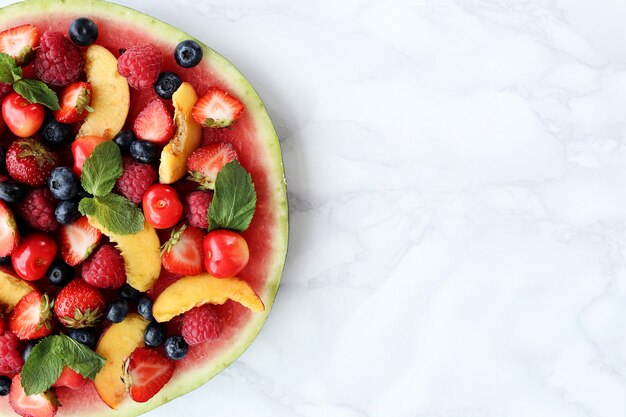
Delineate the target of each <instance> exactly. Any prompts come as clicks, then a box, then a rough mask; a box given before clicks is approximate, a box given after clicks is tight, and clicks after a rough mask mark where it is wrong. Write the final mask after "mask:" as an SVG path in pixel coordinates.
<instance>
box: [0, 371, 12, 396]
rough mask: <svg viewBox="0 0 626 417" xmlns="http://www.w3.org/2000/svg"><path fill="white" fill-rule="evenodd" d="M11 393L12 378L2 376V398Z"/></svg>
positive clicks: (0, 385) (0, 380)
mask: <svg viewBox="0 0 626 417" xmlns="http://www.w3.org/2000/svg"><path fill="white" fill-rule="evenodd" d="M9 392H11V378H9V377H8V376H4V375H2V376H0V397H5V396H7V395H9Z"/></svg>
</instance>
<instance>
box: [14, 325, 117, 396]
mask: <svg viewBox="0 0 626 417" xmlns="http://www.w3.org/2000/svg"><path fill="white" fill-rule="evenodd" d="M105 363H106V361H105V359H104V358H103V357H102V356H100V355H98V354H97V353H95V352H94V351H93V350H91V349H89V348H88V347H87V346H85V345H82V344H80V343H78V342H77V341H75V340H74V339H71V338H69V337H68V336H66V335H64V334H58V335H54V336H48V337H46V338H45V339H42V340H41V341H40V342H39V343H37V344H36V345H35V346H34V347H33V350H32V351H31V352H30V355H29V356H28V359H27V360H26V363H24V367H23V368H22V372H21V381H22V387H23V388H24V392H26V395H36V394H41V393H42V392H44V391H46V390H48V389H49V388H50V387H51V386H52V384H54V383H55V382H56V380H57V379H59V376H60V375H61V372H62V371H63V368H64V367H65V366H69V367H70V368H72V369H73V370H74V371H76V372H78V373H79V374H81V375H82V376H84V377H85V378H89V379H94V378H95V377H96V375H97V374H98V372H100V370H101V369H102V368H103V367H104V365H105Z"/></svg>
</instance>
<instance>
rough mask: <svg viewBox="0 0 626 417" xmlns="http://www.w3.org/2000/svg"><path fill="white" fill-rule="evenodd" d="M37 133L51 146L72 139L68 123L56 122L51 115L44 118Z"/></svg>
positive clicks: (66, 143) (65, 142) (61, 144)
mask: <svg viewBox="0 0 626 417" xmlns="http://www.w3.org/2000/svg"><path fill="white" fill-rule="evenodd" d="M39 135H40V136H41V138H42V139H43V140H44V141H45V142H46V143H48V144H50V145H53V146H63V145H68V144H69V143H70V142H72V141H73V140H74V135H73V134H72V128H71V127H70V126H68V125H65V124H63V123H59V122H57V121H56V119H55V118H54V117H52V116H49V117H46V118H45V119H44V123H43V126H42V127H41V130H40V131H39Z"/></svg>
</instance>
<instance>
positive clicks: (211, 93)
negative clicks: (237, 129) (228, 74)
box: [191, 87, 243, 127]
mask: <svg viewBox="0 0 626 417" xmlns="http://www.w3.org/2000/svg"><path fill="white" fill-rule="evenodd" d="M241 113H243V104H241V102H240V101H239V100H237V99H236V98H235V97H233V96H231V95H230V94H228V93H227V92H226V91H224V90H222V89H220V88H217V87H211V88H209V89H208V90H207V92H206V93H205V94H204V95H203V96H202V98H200V100H198V101H197V102H196V104H195V106H193V110H192V112H191V114H192V115H193V118H194V119H195V121H196V122H198V123H199V124H201V125H202V126H204V127H228V126H230V125H232V124H233V123H234V122H235V121H236V120H237V119H239V117H240V116H241Z"/></svg>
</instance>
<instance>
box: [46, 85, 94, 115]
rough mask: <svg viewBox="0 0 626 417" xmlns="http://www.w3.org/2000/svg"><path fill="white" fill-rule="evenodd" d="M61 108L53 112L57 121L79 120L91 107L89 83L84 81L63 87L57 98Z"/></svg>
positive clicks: (89, 111)
mask: <svg viewBox="0 0 626 417" xmlns="http://www.w3.org/2000/svg"><path fill="white" fill-rule="evenodd" d="M59 102H60V105H61V110H57V111H55V112H54V118H55V119H57V122H59V123H75V122H80V121H81V120H83V119H84V118H85V117H87V114H89V113H91V112H92V111H93V109H92V108H91V107H90V105H91V84H89V83H86V82H84V81H79V82H75V83H72V84H70V85H68V86H67V87H65V89H64V90H63V93H61V97H60V98H59Z"/></svg>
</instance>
